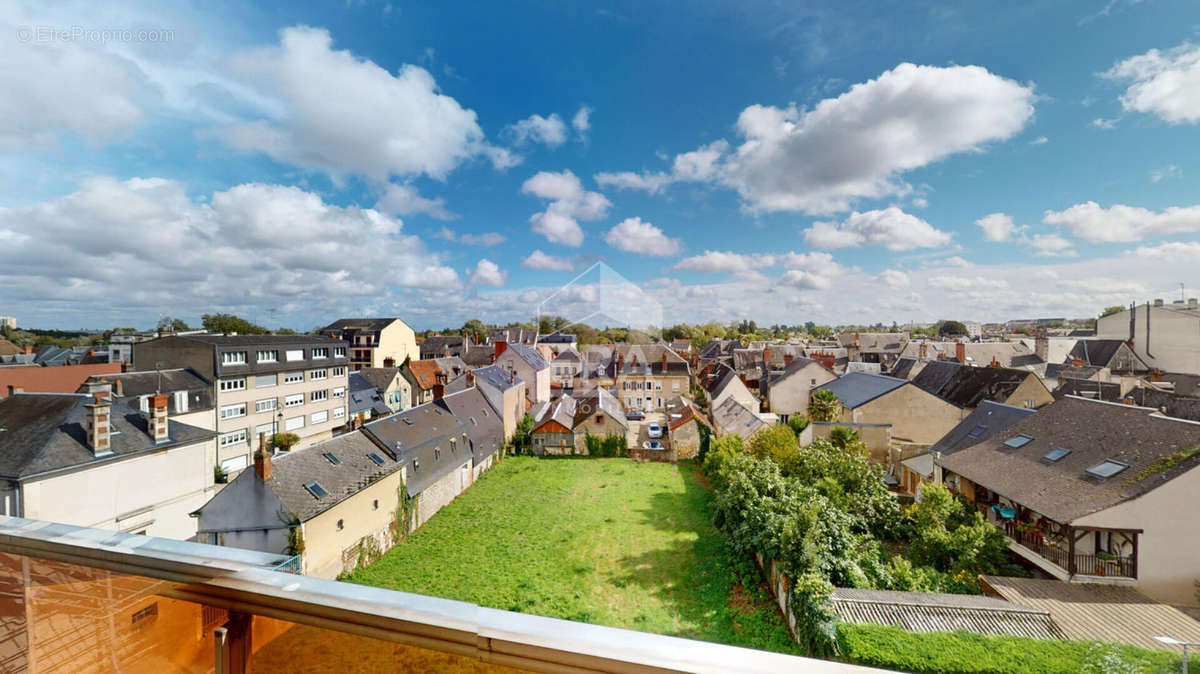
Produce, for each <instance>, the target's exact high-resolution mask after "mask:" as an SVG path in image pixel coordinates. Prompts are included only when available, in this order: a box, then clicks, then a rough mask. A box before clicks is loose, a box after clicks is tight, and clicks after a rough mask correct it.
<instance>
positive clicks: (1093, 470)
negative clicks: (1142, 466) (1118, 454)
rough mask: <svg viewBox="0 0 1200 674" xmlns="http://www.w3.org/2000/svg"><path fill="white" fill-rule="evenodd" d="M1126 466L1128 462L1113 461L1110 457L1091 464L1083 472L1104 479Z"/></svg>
mask: <svg viewBox="0 0 1200 674" xmlns="http://www.w3.org/2000/svg"><path fill="white" fill-rule="evenodd" d="M1128 467H1129V464H1127V463H1121V462H1120V461H1113V460H1112V459H1105V460H1103V461H1101V462H1100V463H1098V464H1096V465H1094V466H1091V467H1090V468H1088V469H1087V470H1086V471H1085V472H1086V473H1087V474H1088V475H1091V476H1092V477H1095V478H1099V479H1101V480H1104V479H1108V478H1110V477H1112V476H1114V475H1116V474H1117V473H1120V472H1121V471H1123V470H1125V469H1126V468H1128Z"/></svg>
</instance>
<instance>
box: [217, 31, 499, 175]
mask: <svg viewBox="0 0 1200 674" xmlns="http://www.w3.org/2000/svg"><path fill="white" fill-rule="evenodd" d="M332 44H333V41H332V39H331V38H330V35H329V33H328V31H326V30H323V29H317V28H308V27H293V28H286V29H284V30H283V31H281V39H280V44H279V45H278V46H270V47H262V48H257V49H252V50H248V51H244V52H240V53H238V54H235V55H234V57H233V68H234V71H235V72H236V73H237V75H238V76H240V77H241V78H243V79H244V80H246V81H247V82H249V83H251V84H253V85H254V86H255V87H257V89H258V90H259V91H261V92H263V93H264V94H265V95H268V96H271V97H272V98H273V99H274V100H273V105H271V106H268V107H267V108H266V109H264V110H263V116H262V117H261V118H258V119H253V120H248V121H241V122H237V123H233V124H229V125H225V126H222V127H218V128H217V129H216V130H215V132H214V133H215V134H216V135H217V136H218V137H220V138H221V139H223V140H224V141H225V142H226V143H227V144H228V145H230V146H231V147H233V148H235V149H238V150H241V151H245V152H262V153H264V154H266V155H268V156H270V157H272V158H274V159H276V160H278V161H281V162H284V163H287V164H293V165H296V166H301V167H304V168H309V169H314V170H320V171H327V172H329V173H331V174H333V175H343V174H360V175H364V176H367V177H370V178H372V179H375V180H378V181H385V180H387V179H388V178H389V177H391V176H396V175H399V176H408V175H419V174H425V175H429V176H432V177H434V178H442V177H444V176H445V175H446V174H447V173H449V172H450V171H452V170H454V168H456V167H457V166H459V165H460V164H461V163H463V162H464V161H467V160H469V159H470V158H472V157H475V156H484V157H486V158H488V159H490V160H491V161H492V163H493V164H494V165H495V166H496V167H497V168H506V167H508V166H511V165H513V164H514V163H515V162H516V161H517V160H516V158H515V157H513V156H512V155H511V153H509V152H508V151H507V150H504V149H502V148H497V147H494V146H491V145H489V144H487V143H486V142H485V141H484V137H483V131H482V130H481V129H480V128H479V124H478V122H477V121H476V116H475V113H474V112H473V111H471V110H467V109H465V108H463V107H462V106H461V105H460V104H459V103H458V101H456V100H454V99H453V98H451V97H450V96H447V95H445V94H442V93H439V90H438V88H437V83H436V82H435V81H434V79H433V76H432V75H430V74H429V72H428V71H426V70H425V69H424V68H421V67H418V66H415V65H404V66H402V67H401V68H400V70H399V72H398V73H397V74H396V75H392V74H391V73H390V72H388V71H387V70H384V69H383V68H380V67H379V66H378V65H376V64H375V63H373V62H371V61H368V60H364V59H361V58H358V57H357V56H355V55H353V54H351V53H350V52H349V51H344V50H342V51H335V50H333V49H332Z"/></svg>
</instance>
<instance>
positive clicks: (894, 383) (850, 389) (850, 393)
mask: <svg viewBox="0 0 1200 674" xmlns="http://www.w3.org/2000/svg"><path fill="white" fill-rule="evenodd" d="M909 383H910V382H909V381H908V380H907V379H897V378H896V377H889V376H887V375H882V374H873V373H870V372H847V373H846V374H844V375H842V376H840V377H838V378H837V379H834V380H833V381H830V382H826V383H824V384H821V385H820V386H818V387H817V388H818V389H825V390H827V391H832V392H833V394H834V395H836V396H837V397H838V400H840V401H842V404H843V405H845V406H846V407H849V408H850V409H854V408H855V407H859V406H862V405H865V404H867V403H869V402H871V401H872V400H874V399H876V398H878V397H880V396H882V395H886V394H888V393H891V392H892V391H895V390H896V389H898V388H900V387H901V386H904V385H906V384H909Z"/></svg>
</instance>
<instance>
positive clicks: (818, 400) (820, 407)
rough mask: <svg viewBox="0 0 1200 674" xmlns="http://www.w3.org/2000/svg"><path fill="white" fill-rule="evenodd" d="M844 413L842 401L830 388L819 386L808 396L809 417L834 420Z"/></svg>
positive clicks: (817, 419)
mask: <svg viewBox="0 0 1200 674" xmlns="http://www.w3.org/2000/svg"><path fill="white" fill-rule="evenodd" d="M841 414H842V401H840V400H838V397H837V395H836V394H835V393H834V392H833V391H830V390H829V389H824V388H819V389H817V390H815V391H813V392H812V395H811V396H809V398H808V418H809V419H812V420H813V421H825V422H829V421H834V420H835V419H837V418H838V417H839V416H841Z"/></svg>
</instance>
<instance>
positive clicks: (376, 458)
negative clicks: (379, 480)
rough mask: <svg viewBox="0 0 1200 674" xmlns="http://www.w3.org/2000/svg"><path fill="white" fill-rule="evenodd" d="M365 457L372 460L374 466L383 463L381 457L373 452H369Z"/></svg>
mask: <svg viewBox="0 0 1200 674" xmlns="http://www.w3.org/2000/svg"><path fill="white" fill-rule="evenodd" d="M367 458H368V459H370V460H372V461H374V462H375V465H376V466H382V465H383V457H382V456H379V455H378V454H376V453H375V452H371V453H370V454H367Z"/></svg>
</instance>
